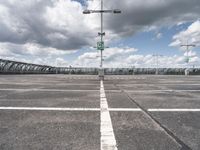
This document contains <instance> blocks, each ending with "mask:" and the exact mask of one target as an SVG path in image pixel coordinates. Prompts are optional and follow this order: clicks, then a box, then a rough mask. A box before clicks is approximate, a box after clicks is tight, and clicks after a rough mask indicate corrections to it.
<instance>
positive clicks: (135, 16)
mask: <svg viewBox="0 0 200 150" xmlns="http://www.w3.org/2000/svg"><path fill="white" fill-rule="evenodd" d="M105 3H106V4H105V6H106V7H105V9H114V8H119V9H121V10H122V14H117V15H114V14H112V15H109V14H107V15H105V28H106V33H107V35H109V36H107V37H106V41H107V42H109V41H110V40H111V39H121V38H123V37H129V36H132V35H134V34H135V33H137V32H145V31H146V32H147V31H150V30H159V28H161V27H171V26H174V25H178V24H182V23H186V22H194V23H193V24H192V25H191V26H190V27H189V28H188V30H186V31H182V32H180V33H177V35H175V36H174V37H173V41H172V43H171V44H170V43H169V44H170V46H178V44H180V42H181V41H184V40H185V39H184V37H185V36H188V35H190V36H192V37H193V41H192V42H195V43H200V42H199V41H200V40H199V39H200V31H199V28H200V27H199V25H200V23H199V21H196V20H198V19H199V16H200V1H199V0H106V1H105ZM86 8H88V9H99V0H94V1H87V2H86V5H84V6H83V5H82V4H81V3H79V2H78V1H74V0H73V1H71V0H20V1H19V0H0V48H1V51H0V55H1V57H4V58H10V59H17V58H19V59H21V60H25V61H26V60H31V61H32V62H34V63H46V64H47V63H49V62H52V60H53V62H55V63H57V64H58V63H59V62H60V63H62V64H64V65H66V64H67V62H65V61H64V60H63V58H62V57H61V56H63V55H67V54H69V53H73V52H74V51H75V50H79V49H81V48H83V47H85V46H94V45H95V43H96V41H97V38H98V37H97V32H98V31H99V16H98V15H95V14H93V15H83V14H82V11H83V10H84V9H86ZM157 36H158V38H161V37H162V34H160V35H157ZM108 37H109V38H108ZM113 49H114V50H113ZM119 49H120V48H117V47H115V48H112V49H109V50H110V51H112V50H113V51H121V50H124V55H123V56H126V58H127V61H124V60H125V59H124V58H123V59H122V62H124V64H126V65H129V63H130V62H131V61H130V60H133V59H135V57H134V56H133V55H131V54H129V55H127V49H126V48H121V49H120V50H119ZM130 49H134V48H130ZM69 51H70V52H69ZM138 51H139V50H138ZM96 53H97V52H96ZM110 53H112V52H110ZM122 53H123V52H120V53H119V55H122ZM191 53H193V52H191ZM87 54H88V53H86V54H83V55H81V56H79V58H77V60H75V62H74V64H79V62H80V61H87V58H85V57H87ZM117 54H118V53H117ZM108 55H109V54H108ZM116 57H118V56H113V57H111V58H110V57H109V59H108V58H107V64H110V66H112V64H111V63H110V62H113V61H115V59H116ZM174 57H176V56H174ZM195 57H196V54H195ZM137 58H139V59H140V60H141V59H142V58H143V59H144V60H148V56H138V57H137ZM146 58H147V59H146ZM118 59H120V58H118ZM177 59H179V58H177ZM179 60H180V59H179ZM48 61H49V62H48ZM78 61H79V62H78ZM109 61H110V62H109ZM195 61H197V58H196V59H195ZM141 62H142V61H141ZM89 63H92V62H90V61H89V60H88V63H86V64H87V65H89ZM121 64H122V63H121ZM117 65H118V64H117V63H116V64H115V66H117ZM96 66H97V65H96Z"/></svg>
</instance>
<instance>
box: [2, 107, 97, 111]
mask: <svg viewBox="0 0 200 150" xmlns="http://www.w3.org/2000/svg"><path fill="white" fill-rule="evenodd" d="M0 110H39V111H100V108H57V107H0Z"/></svg>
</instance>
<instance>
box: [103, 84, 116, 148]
mask: <svg viewBox="0 0 200 150" xmlns="http://www.w3.org/2000/svg"><path fill="white" fill-rule="evenodd" d="M100 101H101V102H100V103H101V129H100V130H101V131H100V132H101V150H117V143H116V140H115V135H114V132H113V126H112V121H111V117H110V112H109V109H108V102H107V99H106V95H105V91H104V85H103V81H101V84H100Z"/></svg>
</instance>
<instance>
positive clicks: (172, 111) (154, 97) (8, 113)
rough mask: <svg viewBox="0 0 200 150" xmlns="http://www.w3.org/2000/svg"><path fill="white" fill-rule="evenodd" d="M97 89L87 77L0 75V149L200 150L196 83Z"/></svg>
mask: <svg viewBox="0 0 200 150" xmlns="http://www.w3.org/2000/svg"><path fill="white" fill-rule="evenodd" d="M102 84H103V85H101V84H100V81H99V80H98V77H97V76H89V75H85V76H82V75H80V76H78V75H77V76H76V75H73V76H72V75H1V76H0V150H180V149H181V150H191V149H192V150H199V149H200V76H149V75H147V76H142V75H140V76H134V75H133V76H106V77H105V80H104V81H103V82H102ZM104 92H105V93H104ZM110 120H111V122H110ZM102 122H103V123H102ZM106 135H109V136H106Z"/></svg>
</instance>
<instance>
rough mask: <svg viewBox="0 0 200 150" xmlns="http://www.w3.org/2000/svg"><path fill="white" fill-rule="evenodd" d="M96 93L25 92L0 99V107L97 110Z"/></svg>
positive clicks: (97, 95)
mask: <svg viewBox="0 0 200 150" xmlns="http://www.w3.org/2000/svg"><path fill="white" fill-rule="evenodd" d="M99 105H100V104H99V92H96V91H91V92H89V91H87V92H86V91H78V92H75V91H65V92H64V91H62V92H59V91H54V92H45V91H25V92H18V93H13V94H9V95H4V96H3V97H0V106H1V107H3V106H7V107H11V106H13V107H14V106H15V107H75V108H77V107H78V108H79V107H80V108H99Z"/></svg>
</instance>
